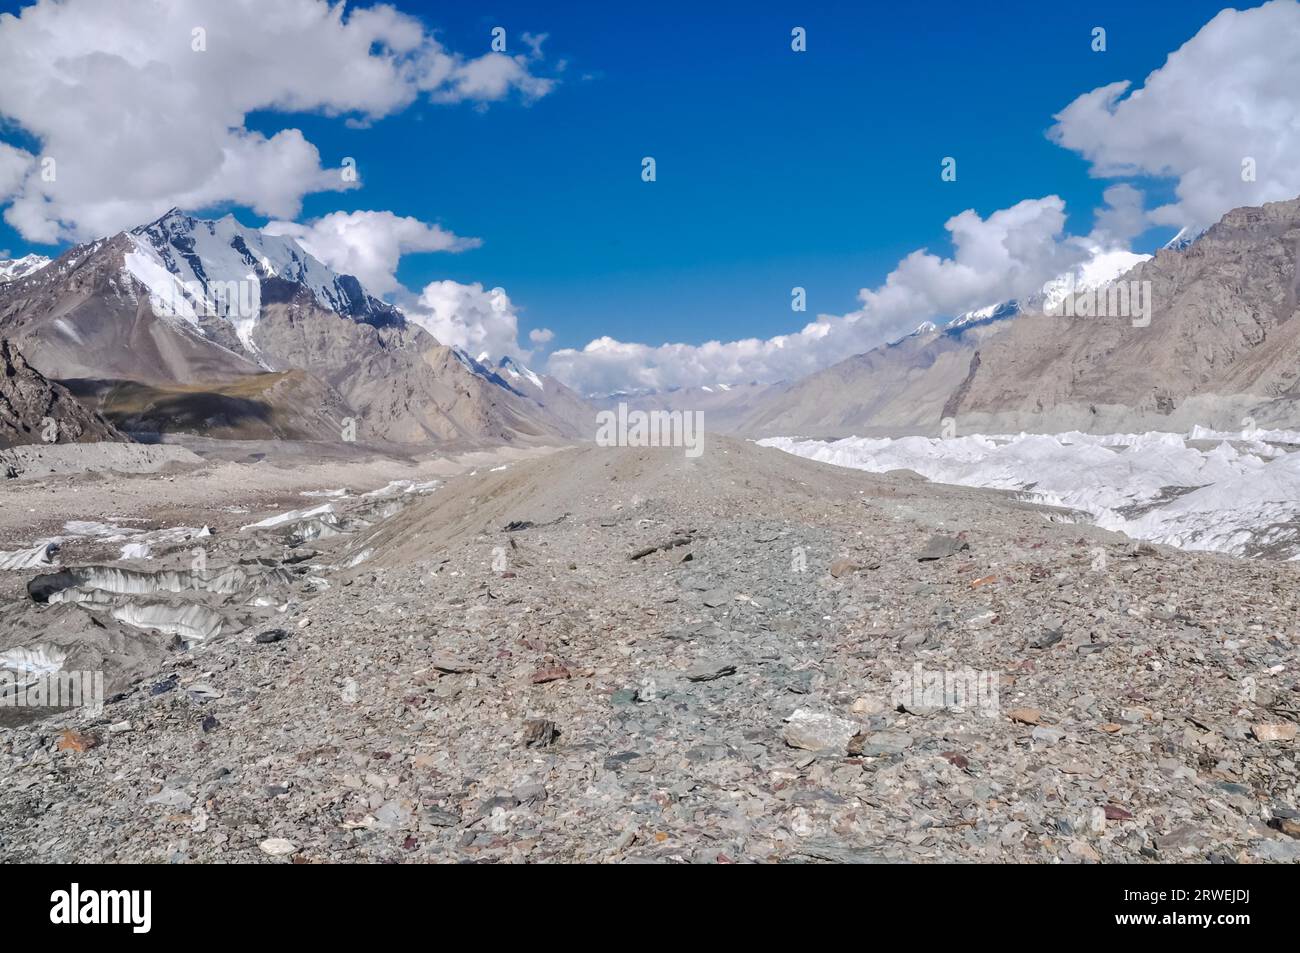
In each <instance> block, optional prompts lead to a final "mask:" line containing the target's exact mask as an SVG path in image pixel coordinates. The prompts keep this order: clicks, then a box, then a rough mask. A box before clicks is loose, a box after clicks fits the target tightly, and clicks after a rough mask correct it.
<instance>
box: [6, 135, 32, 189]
mask: <svg viewBox="0 0 1300 953" xmlns="http://www.w3.org/2000/svg"><path fill="white" fill-rule="evenodd" d="M34 161H35V156H33V155H32V154H31V153H30V152H26V151H24V150H22V149H18V148H15V147H14V146H11V145H9V144H8V143H4V142H0V202H3V201H4V200H5V199H7V198H8V197H9V196H11V195H13V194H14V193H15V192H17V191H18V187H19V186H20V185H21V184H22V181H23V179H24V178H26V177H27V170H28V169H30V168H31V165H32V163H33V162H34Z"/></svg>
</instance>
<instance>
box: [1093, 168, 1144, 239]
mask: <svg viewBox="0 0 1300 953" xmlns="http://www.w3.org/2000/svg"><path fill="white" fill-rule="evenodd" d="M1102 198H1103V199H1104V200H1105V202H1106V204H1105V206H1104V207H1102V208H1099V209H1096V210H1095V211H1094V216H1093V227H1092V237H1093V241H1094V242H1095V243H1096V244H1099V245H1102V246H1104V247H1107V248H1128V246H1129V243H1130V242H1131V241H1132V240H1133V239H1135V238H1137V237H1138V236H1139V235H1141V234H1142V233H1143V232H1145V231H1146V230H1147V227H1148V225H1149V223H1148V222H1147V214H1146V209H1145V208H1144V205H1145V202H1146V197H1145V196H1144V195H1143V194H1142V191H1141V190H1140V189H1136V188H1134V187H1133V186H1131V185H1129V184H1128V183H1127V182H1121V183H1119V184H1118V185H1112V186H1110V187H1109V188H1108V189H1106V191H1105V192H1103V193H1102Z"/></svg>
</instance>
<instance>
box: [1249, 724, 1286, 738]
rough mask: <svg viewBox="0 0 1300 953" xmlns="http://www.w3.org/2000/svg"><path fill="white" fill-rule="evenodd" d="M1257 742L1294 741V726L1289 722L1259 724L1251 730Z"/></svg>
mask: <svg viewBox="0 0 1300 953" xmlns="http://www.w3.org/2000/svg"><path fill="white" fill-rule="evenodd" d="M1250 730H1251V733H1252V734H1254V736H1255V738H1256V739H1257V740H1259V741H1295V736H1296V726H1295V725H1294V724H1293V723H1292V722H1289V721H1280V722H1272V723H1261V724H1258V725H1255V726H1254V727H1252V728H1251V729H1250Z"/></svg>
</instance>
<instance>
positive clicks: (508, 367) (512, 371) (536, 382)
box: [497, 356, 546, 391]
mask: <svg viewBox="0 0 1300 953" xmlns="http://www.w3.org/2000/svg"><path fill="white" fill-rule="evenodd" d="M497 373H498V374H504V375H505V376H506V377H508V378H509V379H510V380H511V381H512V382H514V383H516V384H524V383H527V384H531V385H533V386H534V387H536V388H537V389H538V390H539V391H545V390H546V382H545V381H543V380H542V379H541V378H540V377H538V376H537V375H536V374H535V373H534V372H533V371H532V370H530V369H529V368H527V367H525V366H524V365H523V364H520V363H519V362H518V361H516V360H515V359H514V358H512V357H509V356H507V357H503V358H501V360H500V361H498V362H497Z"/></svg>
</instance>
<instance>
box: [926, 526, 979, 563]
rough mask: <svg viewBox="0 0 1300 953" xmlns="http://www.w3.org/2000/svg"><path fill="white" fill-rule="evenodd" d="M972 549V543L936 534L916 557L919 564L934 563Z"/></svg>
mask: <svg viewBox="0 0 1300 953" xmlns="http://www.w3.org/2000/svg"><path fill="white" fill-rule="evenodd" d="M969 549H970V543H968V542H966V541H965V540H964V539H958V538H957V537H956V536H947V535H945V534H943V533H936V534H935V535H934V536H931V537H930V541H929V542H928V543H926V544H925V548H924V549H922V550H921V551H920V552H919V553H918V554H917V556H916V560H917V562H922V563H924V562H932V561H934V560H936V559H946V558H948V557H949V556H955V555H957V553H961V552H966V551H967V550H969Z"/></svg>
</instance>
